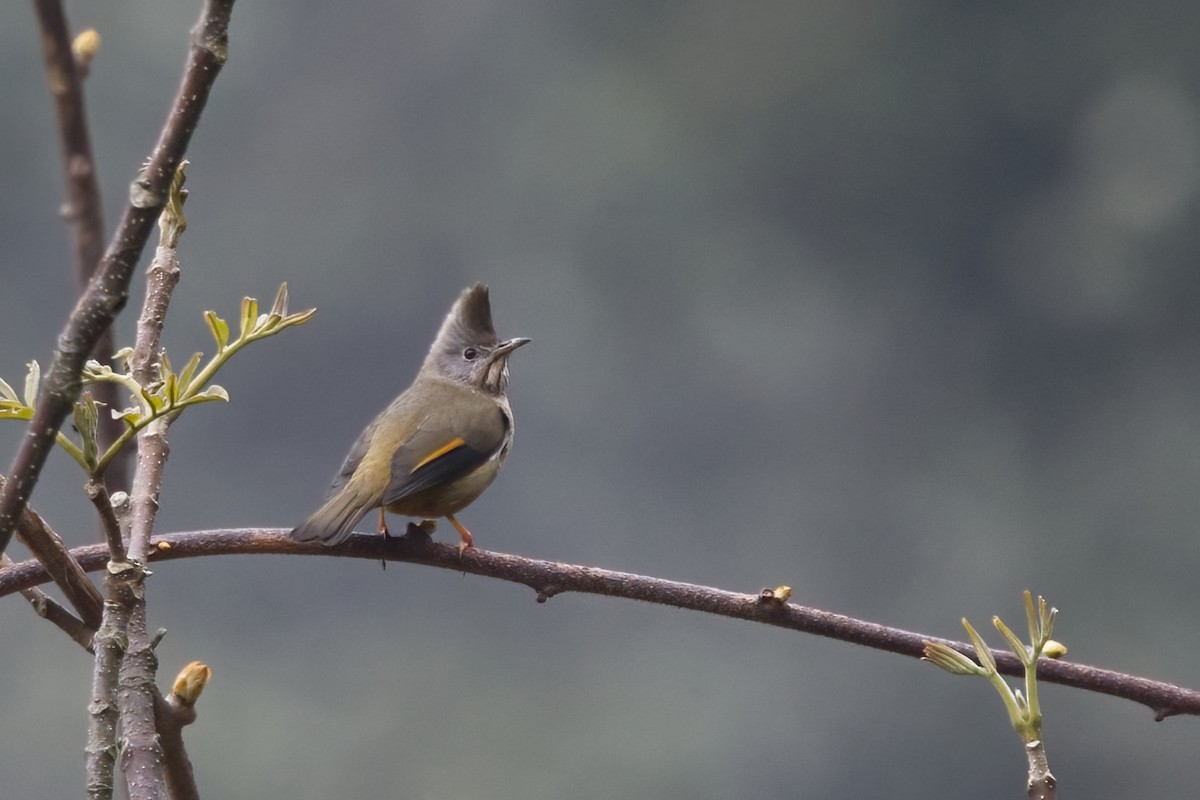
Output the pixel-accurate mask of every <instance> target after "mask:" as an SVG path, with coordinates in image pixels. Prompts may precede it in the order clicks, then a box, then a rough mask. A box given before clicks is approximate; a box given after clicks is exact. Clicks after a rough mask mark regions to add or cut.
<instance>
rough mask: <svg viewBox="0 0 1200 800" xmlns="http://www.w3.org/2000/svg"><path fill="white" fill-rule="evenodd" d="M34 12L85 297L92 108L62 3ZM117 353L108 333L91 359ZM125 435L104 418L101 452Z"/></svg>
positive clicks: (91, 222) (100, 247)
mask: <svg viewBox="0 0 1200 800" xmlns="http://www.w3.org/2000/svg"><path fill="white" fill-rule="evenodd" d="M34 8H35V10H36V12H37V18H38V26H39V28H40V29H41V34H42V52H43V54H44V55H45V60H46V76H47V78H48V79H49V82H50V93H51V94H52V95H53V96H54V101H55V109H56V111H57V112H58V132H59V139H60V140H61V142H62V151H63V152H62V156H63V164H64V166H65V172H66V178H67V202H66V203H65V204H64V205H63V211H62V213H63V217H64V218H65V219H66V220H67V222H68V224H70V226H71V230H72V233H73V235H74V239H75V277H76V280H77V282H78V284H79V290H80V292H83V291H86V289H87V285H88V282H89V281H91V279H92V275H93V274H94V273H95V272H96V267H97V266H98V265H99V263H100V257H101V256H102V255H103V254H104V216H103V210H104V206H103V203H102V202H101V198H100V184H99V182H98V181H97V180H96V162H95V159H94V157H93V155H92V140H91V135H90V134H89V132H88V125H87V108H86V105H85V104H84V98H83V69H81V63H80V61H78V60H76V57H75V55H76V54H75V53H74V52H73V51H74V49H75V48H73V47H72V44H71V38H70V33H69V28H68V25H67V19H66V15H65V14H64V13H63V7H62V2H61V0H34ZM87 41H88V43H89V51H88V52H87V53H86V54H80V55H81V60H82V58H86V59H88V60H89V61H90V59H91V57H92V56H94V55H95V52H94V49H95V47H96V46H98V38H97V37H95V36H92V37H89V38H88V40H87ZM115 349H116V348H115V347H114V346H113V336H112V331H111V329H105V331H104V332H103V333H101V334H100V337H99V339H97V341H96V343H95V345H94V346H93V348H92V356H93V357H94V358H96V359H97V360H98V361H101V362H103V363H106V364H107V363H109V360H110V358H111V357H112V353H113V351H114V350H115ZM117 388H118V387H117V386H116V385H114V384H111V383H101V384H98V385H97V386H96V387H95V388H94V389H93V390H92V391H93V392H94V394H95V396H96V399H97V400H98V401H99V402H101V403H103V404H104V405H106V406H108V407H109V408H117V407H118V406H117V402H118V400H119V397H118V392H117ZM120 433H121V423H120V421H119V420H115V419H113V418H112V416H111V415H107V414H106V415H104V416H102V417H101V418H100V441H101V445H102V448H103V447H107V445H109V444H111V443H112V442H113V440H114V439H116V437H117V436H119V435H120ZM127 463H128V460H127V459H122V458H118V459H116V461H115V462H114V463H113V464H112V465H111V466H110V467H109V470H108V473H107V478H108V481H109V485H110V486H111V487H112V488H123V487H125V486H126V485H127V484H128V482H129V480H128V475H127V467H126V464H127Z"/></svg>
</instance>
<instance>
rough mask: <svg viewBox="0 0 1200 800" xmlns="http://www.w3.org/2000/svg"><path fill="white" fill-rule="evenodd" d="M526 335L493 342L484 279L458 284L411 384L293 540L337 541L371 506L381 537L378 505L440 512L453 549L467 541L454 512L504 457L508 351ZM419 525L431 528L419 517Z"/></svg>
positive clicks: (431, 515) (508, 428)
mask: <svg viewBox="0 0 1200 800" xmlns="http://www.w3.org/2000/svg"><path fill="white" fill-rule="evenodd" d="M530 341H531V340H530V339H527V338H525V337H516V338H513V339H508V340H506V341H500V339H499V337H497V336H496V331H495V328H494V327H493V326H492V309H491V303H490V301H489V299H488V287H487V286H486V285H485V284H482V283H475V284H472V285H471V286H468V287H467V288H466V289H464V290H463V292H462V294H460V295H459V297H458V299H457V300H456V301H455V303H454V305H453V307H452V308H451V309H450V313H449V314H447V315H446V319H445V321H444V322H443V323H442V326H441V328H440V329H439V331H438V334H437V337H436V338H435V339H434V340H433V345H432V346H431V347H430V348H429V354H428V355H427V356H426V357H425V361H424V363H423V364H422V365H421V369H420V371H418V373H417V377H416V378H415V379H414V380H413V382H412V385H411V386H409V387H408V388H407V389H405V390H404V392H403V393H401V394H400V396H399V397H397V398H396V399H395V400H393V401H392V403H391V405H389V406H388V407H387V408H385V409H384V410H383V411H382V412H381V413H380V414H379V416H377V417H376V418H375V419H374V421H372V422H371V424H370V425H368V426H367V427H366V429H365V430H363V432H362V434H361V435H360V436H359V437H358V440H357V441H356V442H355V443H354V446H353V447H351V448H350V453H349V454H348V455H347V456H346V460H345V461H344V462H343V463H342V468H341V470H340V471H339V472H338V475H337V477H336V478H334V481H333V485H332V486H331V487H330V489H329V494H328V499H327V500H326V501H325V504H324V505H322V506H321V507H320V508H319V509H317V511H316V512H314V513H313V515H312V516H310V517H309V518H308V519H306V520H305V521H304V522H302V523H301V524H300V525H298V526H296V528H294V529H293V530H292V531H291V534H290V536H291V538H292V539H293V540H294V541H297V542H311V541H320V542H321V543H322V544H324V545H326V546H329V547H332V546H335V545H338V544H341V543H342V542H344V541H346V539H348V538H349V537H350V535H351V534H352V533H353V532H354V527H355V526H356V525H358V523H359V522H361V521H362V519H363V517H365V516H366V515H367V514H368V513H369V512H371V511H372V510H373V509H376V508H378V509H380V512H379V526H380V531H379V532H380V533H382V534H384V535H385V536H386V535H388V528H387V519H386V517H385V515H384V512H385V511H389V512H391V513H393V514H397V515H401V516H408V517H416V518H421V519H424V520H434V519H437V518H440V517H445V518H446V519H448V520H449V521H450V524H452V525H453V526H454V528H455V529H456V530H457V531H458V534H459V537H460V538H461V540H462V542H461V544H460V545H459V551H460V552H462V551H463V550H465V549H467V548H471V547H474V546H475V540H474V537H472V535H471V532H470V531H469V530H467V528H466V526H465V525H463V524H462V523H461V522H459V521H458V519H457V518H456V516H455V515H456V514H458V512H459V511H461V510H462V509H464V508H466V507H467V506H468V505H470V504H471V503H472V502H474V501H475V500H476V499H477V498H478V497H479V496H480V495H481V494H483V492H484V490H485V489H487V488H488V487H489V486H490V485H491V484H492V481H494V480H495V479H496V475H497V474H499V472H500V467H501V466H503V465H504V461H505V459H506V458H507V457H508V451H509V449H510V448H511V446H512V441H513V414H512V408H511V407H510V405H509V402H508V359H509V356H511V355H512V354H513V352H514V351H516V350H517V349H518V348H520V347H524V346H525V345H527V344H529V342H530ZM422 527H423V528H424V529H425V530H427V531H430V530H432V526H428V525H427V524H426V523H422Z"/></svg>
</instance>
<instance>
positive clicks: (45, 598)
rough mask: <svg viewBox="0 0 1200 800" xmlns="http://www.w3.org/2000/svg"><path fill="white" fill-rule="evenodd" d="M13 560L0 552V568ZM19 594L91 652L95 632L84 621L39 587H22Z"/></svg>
mask: <svg viewBox="0 0 1200 800" xmlns="http://www.w3.org/2000/svg"><path fill="white" fill-rule="evenodd" d="M12 565H13V560H12V559H11V558H9V557H8V555H7V554H5V553H0V568H3V567H11V566H12ZM21 596H22V597H24V598H25V599H26V600H28V601H29V605H31V606H33V610H34V612H35V613H36V614H37V615H38V616H39V617H42V618H43V619H46V620H49V621H50V622H52V623H53V624H54V625H56V626H58V628H59V629H60V630H62V632H63V633H65V634H67V636H70V637H71V638H72V639H74V640H75V641H76V642H77V643H78V644H79V646H80V647H82V648H83V649H84V650H87V651H88V652H89V653H90V652H92V636H93V635H94V634H95V631H93V630H92V629H91V628H89V627H88V626H87V625H86V624H84V621H83V620H81V619H80V618H79V617H77V616H75V615H74V614H72V613H71V612H70V611H69V610H68V609H66V608H64V607H63V606H62V605H61V604H60V603H59V602H58V601H57V600H55V599H54V598H53V597H51V596H50V595H48V594H46V593H45V592H43V591H42V590H41V589H37V588H33V589H22V590H21Z"/></svg>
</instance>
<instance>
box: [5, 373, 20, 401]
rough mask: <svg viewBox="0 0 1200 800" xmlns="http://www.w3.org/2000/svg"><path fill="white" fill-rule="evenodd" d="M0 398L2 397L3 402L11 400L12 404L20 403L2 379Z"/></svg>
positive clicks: (15, 394)
mask: <svg viewBox="0 0 1200 800" xmlns="http://www.w3.org/2000/svg"><path fill="white" fill-rule="evenodd" d="M0 397H3V398H4V399H5V400H11V401H13V402H14V403H19V402H20V401H21V398H19V397H17V393H16V392H14V391H13V388H12V387H11V386H9V385H8V383H7V382H5V380H4V379H3V378H0Z"/></svg>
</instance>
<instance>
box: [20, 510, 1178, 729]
mask: <svg viewBox="0 0 1200 800" xmlns="http://www.w3.org/2000/svg"><path fill="white" fill-rule="evenodd" d="M410 530H411V529H410ZM151 544H152V547H151V550H150V561H151V562H154V561H166V560H173V559H176V558H195V557H197V556H217V555H231V554H237V553H257V554H279V553H289V554H294V555H309V556H332V557H335V558H337V557H340V558H362V559H367V560H370V561H379V560H381V559H382V560H386V561H402V562H408V563H413V564H424V565H426V566H431V567H438V568H440V569H448V570H452V571H454V572H459V573H462V572H467V573H470V574H472V575H481V576H484V577H490V578H497V579H499V580H505V581H511V582H513V583H520V584H524V585H526V586H529V587H530V588H532V589H534V590H535V591H536V592H537V593H538V600H539V601H544V600H546V599H548V598H550V597H553V596H554V595H555V594H559V593H562V592H585V593H588V594H600V595H606V596H609V597H624V598H627V599H630V600H644V601H646V602H649V603H658V604H661V605H667V606H674V607H676V608H686V609H691V610H693V611H701V612H704V613H708V614H716V615H718V616H724V617H732V618H734V619H744V620H749V621H751V622H760V623H763V624H766V625H773V626H776V627H779V628H787V629H790V630H795V631H800V632H801V633H813V634H817V635H818V636H826V637H829V638H831V639H838V640H840V641H844V642H850V643H852V644H860V645H863V646H866V647H872V648H875V649H878V650H887V651H888V652H892V653H898V654H900V655H906V656H911V657H913V658H920V657H921V655H922V653H923V651H924V646H925V642H927V641H941V642H946V643H947V644H948V645H950V646H951V647H953V648H954V649H955V650H958V651H959V652H961V653H964V654H966V655H968V656H971V655H974V652H975V651H974V648H973V647H971V645H969V644H966V643H964V642H954V641H950V640H947V639H941V638H939V637H934V636H927V635H925V634H921V633H914V632H911V631H905V630H900V629H898V628H891V627H888V626H886V625H880V624H878V623H874V622H867V621H865V620H859V619H855V618H853V617H847V616H843V615H841V614H834V613H831V612H828V611H821V610H819V609H815V608H808V607H805V606H799V605H795V604H792V603H783V602H779V601H777V600H773V599H770V598H768V597H765V596H764V593H754V594H740V593H737V592H729V591H724V590H721V589H714V588H711V587H708V586H697V585H695V584H690V583H679V582H677V581H667V580H663V579H661V578H651V577H648V576H645V575H635V574H632V573H628V572H613V571H611V570H606V569H598V568H596V567H585V566H578V565H574V564H561V563H557V562H553V561H540V560H537V559H532V558H524V557H522V556H514V555H508V554H505V553H492V552H488V551H486V550H477V549H472V550H466V551H464V552H463V553H462V554H461V555H460V554H459V551H458V548H457V547H454V546H451V545H444V544H437V543H435V542H432V541H430V540H429V539H428V538H427V537H421V536H413V535H411V534H410V535H406V536H402V537H399V538H392V539H385V538H383V537H381V536H352V537H351V538H350V539H349V540H348V541H347V542H346V543H345V544H343V545H341V546H339V547H337V548H325V547H322V546H320V545H318V544H298V543H296V542H293V541H292V540H291V539H289V538H288V536H287V530H286V529H280V528H266V529H263V528H243V529H233V530H230V529H224V530H210V531H196V532H192V533H174V534H169V535H165V536H160V537H155V539H154V541H153V542H152V543H151ZM71 553H72V555H74V556H75V557H76V558H77V559H78V560H79V563H80V564H82V565H83V566H84V568H85V569H88V570H96V569H100V568H101V567H102V566H103V565H104V564H105V562H106V557H107V551H106V550H105V548H104V546H103V545H90V546H87V547H78V548H75V549H74V550H72V551H71ZM46 580H47V575H46V571H45V569H44V568H43V567H42V566H41V565H40V564H38V563H37V562H35V561H25V562H22V563H20V564H16V565H15V566H12V567H10V568H8V569H0V596H4V595H6V594H11V593H13V592H16V591H19V590H21V589H26V588H29V587H30V586H36V585H38V584H40V583H44V582H45V581H46ZM992 654H993V656H994V657H995V659H996V667H997V669H998V670H999V671H1000V672H1002V673H1003V674H1005V675H1014V676H1018V677H1020V676H1022V675H1023V674H1024V672H1023V668H1022V666H1021V663H1020V662H1019V661H1018V660H1017V658H1016V656H1014V655H1013V654H1012V653H1010V652H1008V651H1004V650H993V651H992ZM1038 678H1039V679H1041V680H1043V681H1046V682H1048V683H1057V684H1061V685H1064V686H1073V687H1075V688H1077V689H1085V690H1087V691H1092V692H1099V693H1101V694H1108V695H1112V696H1114V697H1121V698H1124V699H1126V700H1132V701H1134V702H1136V703H1141V704H1143V705H1145V706H1149V708H1150V709H1151V710H1152V711H1154V712H1155V716H1156V718H1157V719H1160V720H1161V719H1164V718H1166V717H1170V716H1174V715H1176V714H1189V715H1193V716H1200V692H1197V691H1194V690H1192V689H1186V688H1184V687H1181V686H1175V685H1173V684H1170V683H1164V682H1161V681H1154V680H1150V679H1148V678H1142V677H1138V676H1136V675H1127V674H1124V673H1120V672H1114V671H1112V670H1107V669H1100V668H1099V667H1091V666H1088V665H1086V664H1076V663H1073V662H1070V661H1053V660H1050V659H1042V660H1040V661H1039V662H1038Z"/></svg>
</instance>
